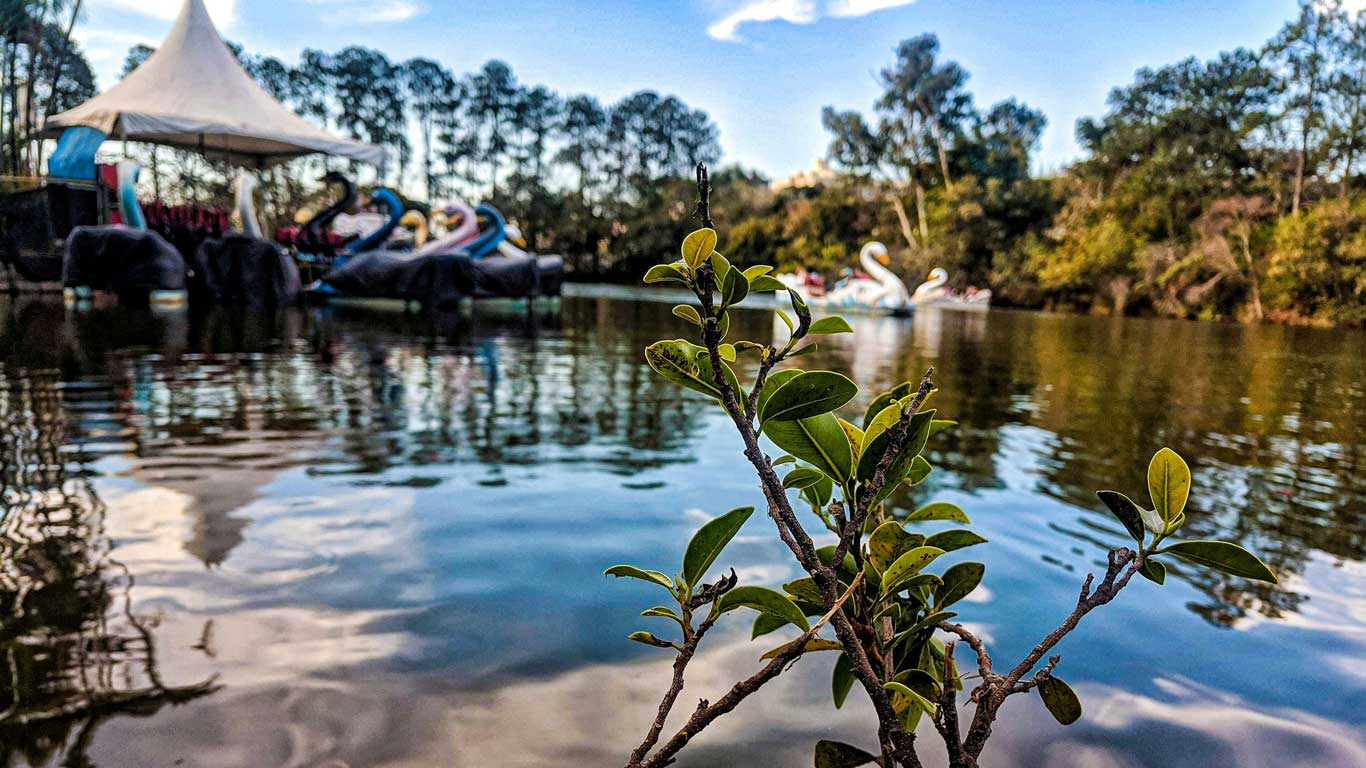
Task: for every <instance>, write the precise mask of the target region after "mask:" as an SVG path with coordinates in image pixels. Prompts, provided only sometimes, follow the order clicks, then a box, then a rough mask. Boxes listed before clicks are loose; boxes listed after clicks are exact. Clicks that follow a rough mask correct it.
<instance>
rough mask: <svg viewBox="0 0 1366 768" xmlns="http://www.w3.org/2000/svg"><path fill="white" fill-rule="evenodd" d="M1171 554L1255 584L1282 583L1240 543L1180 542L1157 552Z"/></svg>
mask: <svg viewBox="0 0 1366 768" xmlns="http://www.w3.org/2000/svg"><path fill="white" fill-rule="evenodd" d="M1162 552H1170V553H1171V554H1173V555H1176V556H1177V557H1179V558H1181V559H1182V560H1189V561H1190V562H1192V563H1195V564H1196V565H1203V566H1205V567H1207V568H1213V569H1214V570H1216V571H1221V572H1223V573H1227V574H1230V575H1232V576H1242V577H1243V578H1245V579H1252V580H1253V581H1265V582H1269V583H1271V584H1278V583H1280V582H1279V580H1278V579H1277V578H1276V574H1274V573H1272V572H1271V569H1270V568H1268V567H1266V563H1263V562H1262V561H1261V560H1260V559H1258V557H1257V556H1256V555H1254V554H1252V553H1251V552H1249V551H1247V550H1246V549H1243V548H1242V547H1240V546H1238V545H1237V544H1230V543H1229V542H1227V541H1198V540H1197V541H1179V542H1177V543H1175V544H1172V545H1171V546H1167V547H1163V548H1162V549H1159V550H1157V553H1162Z"/></svg>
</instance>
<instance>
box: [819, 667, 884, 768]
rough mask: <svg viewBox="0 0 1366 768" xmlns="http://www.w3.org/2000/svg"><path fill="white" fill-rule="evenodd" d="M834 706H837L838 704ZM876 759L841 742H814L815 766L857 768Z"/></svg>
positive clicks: (823, 767)
mask: <svg viewBox="0 0 1366 768" xmlns="http://www.w3.org/2000/svg"><path fill="white" fill-rule="evenodd" d="M851 682H852V678H851ZM835 706H836V707H837V708H838V707H839V705H838V704H836V705H835ZM876 761H877V757H876V756H874V755H870V754H868V753H867V752H864V751H863V750H861V749H859V748H858V747H851V746H849V745H848V744H845V743H843V742H839V741H825V740H821V741H818V742H816V768H858V766H860V765H867V764H868V763H872V762H876Z"/></svg>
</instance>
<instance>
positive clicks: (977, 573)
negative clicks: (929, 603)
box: [934, 563, 987, 608]
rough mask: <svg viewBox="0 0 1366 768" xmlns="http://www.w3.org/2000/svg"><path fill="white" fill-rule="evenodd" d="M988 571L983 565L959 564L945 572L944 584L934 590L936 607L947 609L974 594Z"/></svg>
mask: <svg viewBox="0 0 1366 768" xmlns="http://www.w3.org/2000/svg"><path fill="white" fill-rule="evenodd" d="M986 571H987V567H986V566H985V565H983V564H981V563H958V564H956V565H954V566H952V567H951V568H949V569H948V570H946V571H944V575H943V576H942V577H941V578H942V579H943V580H944V581H943V583H941V584H940V585H939V586H938V587H937V588H936V589H935V590H934V607H935V608H947V607H949V606H950V605H953V604H954V603H956V602H958V601H959V600H962V599H963V598H965V597H967V596H968V595H970V594H972V590H974V589H977V585H978V584H981V583H982V576H983V574H985V573H986Z"/></svg>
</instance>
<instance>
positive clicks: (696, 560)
mask: <svg viewBox="0 0 1366 768" xmlns="http://www.w3.org/2000/svg"><path fill="white" fill-rule="evenodd" d="M752 514H754V507H736V508H735V509H732V510H731V511H729V512H727V513H726V514H724V515H721V516H720V517H717V518H716V519H714V520H708V521H707V523H706V525H703V526H702V527H701V528H698V529H697V533H694V534H693V537H692V540H691V541H689V542H688V548H687V550H686V551H685V552H684V553H683V583H684V584H687V585H688V586H690V587H693V586H696V585H697V584H698V583H700V581H701V579H702V577H703V576H705V575H706V573H707V569H708V568H710V567H711V564H712V563H714V562H716V558H717V557H718V556H719V555H720V554H721V550H722V549H725V546H726V545H727V544H729V543H730V540H731V539H733V538H735V534H736V533H738V532H739V531H740V526H742V525H744V524H745V521H746V520H748V519H749V516H750V515H752Z"/></svg>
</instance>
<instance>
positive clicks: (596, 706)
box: [450, 635, 876, 768]
mask: <svg viewBox="0 0 1366 768" xmlns="http://www.w3.org/2000/svg"><path fill="white" fill-rule="evenodd" d="M715 639H716V640H721V641H722V642H720V643H717V644H714V645H713V646H712V647H710V648H707V647H706V645H704V646H703V650H702V652H701V653H700V654H699V655H698V656H697V657H696V658H695V659H694V660H693V662H692V664H691V665H690V666H689V667H688V678H687V687H686V688H685V689H684V692H683V695H682V696H681V697H680V698H679V704H678V706H677V707H675V710H674V713H673V715H672V716H671V717H670V719H669V722H668V725H667V726H666V728H665V736H664V738H666V739H667V738H668V736H669V735H671V734H672V733H673V732H674V731H675V730H677V728H678V727H679V726H681V725H682V723H683V721H684V720H685V719H686V718H687V716H688V715H689V714H691V712H692V709H693V702H695V701H696V699H697V698H699V697H705V698H708V699H711V700H715V699H716V698H718V697H719V696H721V695H722V694H723V693H725V691H726V690H728V689H729V687H730V686H731V685H732V684H734V683H735V681H736V680H739V679H740V678H742V677H745V676H747V675H749V674H751V673H753V672H754V671H755V670H757V669H758V668H759V666H760V664H761V662H760V661H759V659H758V657H759V655H760V654H761V653H762V652H763V651H765V650H767V649H768V648H769V647H771V646H773V645H777V644H778V642H779V641H780V640H777V639H774V638H773V637H772V636H770V637H767V638H764V639H763V640H761V641H757V642H753V643H751V642H748V641H747V640H743V639H739V636H738V635H730V636H724V637H717V638H715ZM770 641H771V642H770ZM672 659H673V657H672V655H670V654H665V653H660V654H658V655H656V656H653V657H646V660H644V661H641V662H638V663H631V664H613V665H595V666H589V667H583V668H579V669H575V670H573V671H570V672H567V673H564V674H562V675H558V676H556V677H552V678H549V679H546V680H531V681H525V682H519V683H514V684H511V685H506V686H504V687H502V688H500V689H498V690H497V691H495V692H493V693H492V694H487V695H480V696H477V697H470V698H469V699H468V700H466V699H465V697H463V696H462V697H458V704H457V706H456V707H455V708H454V709H453V710H452V712H451V715H450V717H451V727H452V732H453V736H454V739H453V740H454V742H455V743H457V744H460V745H462V747H461V749H460V750H459V751H458V753H459V759H458V760H457V761H456V763H455V765H457V766H461V767H462V768H463V766H486V765H518V766H562V765H567V764H576V765H615V764H619V763H620V762H622V758H623V757H624V756H625V755H626V754H627V753H628V752H629V751H630V750H631V748H633V747H634V746H635V744H636V743H637V742H638V741H639V740H640V738H641V737H642V736H643V735H644V734H645V729H646V728H647V727H648V726H649V721H650V719H651V718H652V717H653V713H654V711H655V708H656V706H657V705H658V703H659V697H660V695H661V694H662V693H663V691H664V687H665V686H666V685H667V683H668V678H669V674H670V673H669V668H670V665H671V663H672ZM833 662H834V655H833V654H812V655H811V656H808V657H807V658H805V659H803V660H802V661H800V662H798V663H797V665H796V666H795V667H794V668H792V669H791V670H789V671H788V672H786V673H784V674H783V675H782V676H780V677H779V678H778V679H777V680H775V681H774V682H772V683H770V684H769V685H768V686H766V687H765V688H764V689H763V690H762V691H761V692H760V693H758V694H756V695H754V696H751V697H750V698H749V699H747V700H746V701H745V702H744V703H743V704H741V705H740V707H739V708H738V709H736V710H735V711H734V712H732V713H730V714H729V715H727V716H726V717H723V718H721V719H719V720H718V721H716V723H715V724H714V725H713V726H712V727H710V728H708V729H707V730H706V732H705V733H704V734H703V735H702V736H701V737H700V738H698V739H697V740H695V741H694V743H693V744H691V745H690V746H689V747H688V749H686V750H684V752H683V759H682V760H681V761H680V764H682V765H808V764H810V762H811V750H812V748H813V747H814V745H815V742H816V740H817V739H820V738H845V739H846V740H848V741H851V742H853V743H862V744H865V745H872V744H875V743H876V738H875V736H874V735H873V723H874V721H873V720H872V717H871V711H870V709H869V707H867V706H866V705H864V704H863V703H862V702H861V701H855V699H854V698H853V697H851V699H850V703H849V705H846V706H845V707H844V709H842V710H835V709H834V707H833V705H832V704H831V703H830V694H829V683H828V680H829V674H830V666H831V664H833ZM604 691H611V695H610V696H604V695H603V692H604ZM527 721H531V722H536V723H537V724H538V727H537V731H536V737H535V738H534V739H527V738H526V736H525V733H524V732H522V731H521V730H520V729H519V728H518V727H517V724H518V723H524V722H527ZM794 735H796V736H797V738H793V736H794ZM708 755H710V756H712V757H711V758H710V759H706V758H707V756H708ZM510 756H515V758H510ZM510 759H511V762H510Z"/></svg>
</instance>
